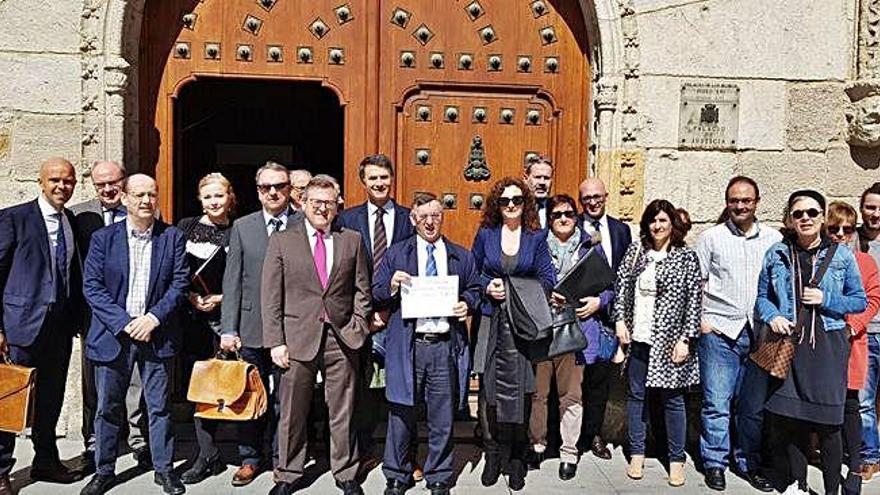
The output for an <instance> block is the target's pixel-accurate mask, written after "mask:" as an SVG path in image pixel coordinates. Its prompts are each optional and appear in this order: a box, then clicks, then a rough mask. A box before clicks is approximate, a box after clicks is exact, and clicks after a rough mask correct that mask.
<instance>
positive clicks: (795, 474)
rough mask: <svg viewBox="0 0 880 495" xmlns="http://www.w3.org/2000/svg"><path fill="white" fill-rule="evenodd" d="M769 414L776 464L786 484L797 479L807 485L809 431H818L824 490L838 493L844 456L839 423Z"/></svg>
mask: <svg viewBox="0 0 880 495" xmlns="http://www.w3.org/2000/svg"><path fill="white" fill-rule="evenodd" d="M766 414H767V416H768V418H767V419H768V420H769V421H770V429H771V435H772V437H773V446H774V448H775V452H774V456H773V458H774V462H773V464H774V467H775V469H776V471H777V472H778V473H779V474H780V475H782V476H783V478H784V479H785V480H786V481H785V483H786V485H790V484H791V483H793V482H797V483H798V485H799V487H800V488H801V489H802V490H805V489H806V487H807V458H808V457H807V456H808V452H809V449H810V432H811V431H815V432H816V434H817V435H818V436H819V450H820V452H821V459H822V479H823V481H824V483H825V493H826V494H835V495H836V494H837V493H838V490H839V489H840V463H841V461H842V459H843V442H842V440H841V436H840V426H839V425H823V424H818V423H812V422H809V421H803V420H800V419H795V418H789V417H785V416H780V415H778V414H773V413H770V412H767V413H766Z"/></svg>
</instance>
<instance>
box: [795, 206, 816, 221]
mask: <svg viewBox="0 0 880 495" xmlns="http://www.w3.org/2000/svg"><path fill="white" fill-rule="evenodd" d="M821 214H822V211H821V210H817V209H816V208H807V209H806V210H792V211H791V218H794V219H795V220H800V219H801V218H802V217H803V216H804V215H806V216H808V217H810V218H816V217H818V216H819V215H821Z"/></svg>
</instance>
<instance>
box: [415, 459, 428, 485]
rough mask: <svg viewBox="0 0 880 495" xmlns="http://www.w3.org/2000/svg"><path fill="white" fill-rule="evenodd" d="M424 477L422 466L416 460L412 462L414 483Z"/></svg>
mask: <svg viewBox="0 0 880 495" xmlns="http://www.w3.org/2000/svg"><path fill="white" fill-rule="evenodd" d="M423 479H425V471H424V470H423V469H422V466H421V465H420V464H419V463H418V462H414V463H413V481H415V482H416V483H419V482H421V481H422V480H423Z"/></svg>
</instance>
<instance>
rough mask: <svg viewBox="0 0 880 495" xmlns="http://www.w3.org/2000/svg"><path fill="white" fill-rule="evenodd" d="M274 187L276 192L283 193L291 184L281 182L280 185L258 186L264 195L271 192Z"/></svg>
mask: <svg viewBox="0 0 880 495" xmlns="http://www.w3.org/2000/svg"><path fill="white" fill-rule="evenodd" d="M273 187H274V188H275V190H276V191H283V190H285V189H287V188H288V187H290V182H279V183H278V184H257V190H259V191H260V192H261V193H263V194H266V193H267V192H269V191H271V190H272V188H273Z"/></svg>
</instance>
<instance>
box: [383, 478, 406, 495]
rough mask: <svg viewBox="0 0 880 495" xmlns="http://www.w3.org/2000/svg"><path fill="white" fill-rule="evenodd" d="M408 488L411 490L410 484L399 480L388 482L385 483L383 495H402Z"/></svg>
mask: <svg viewBox="0 0 880 495" xmlns="http://www.w3.org/2000/svg"><path fill="white" fill-rule="evenodd" d="M410 488H412V485H411V484H408V483H404V482H402V481H399V480H388V481H386V482H385V495H403V494H404V493H406V491H407V490H409V489H410Z"/></svg>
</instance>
